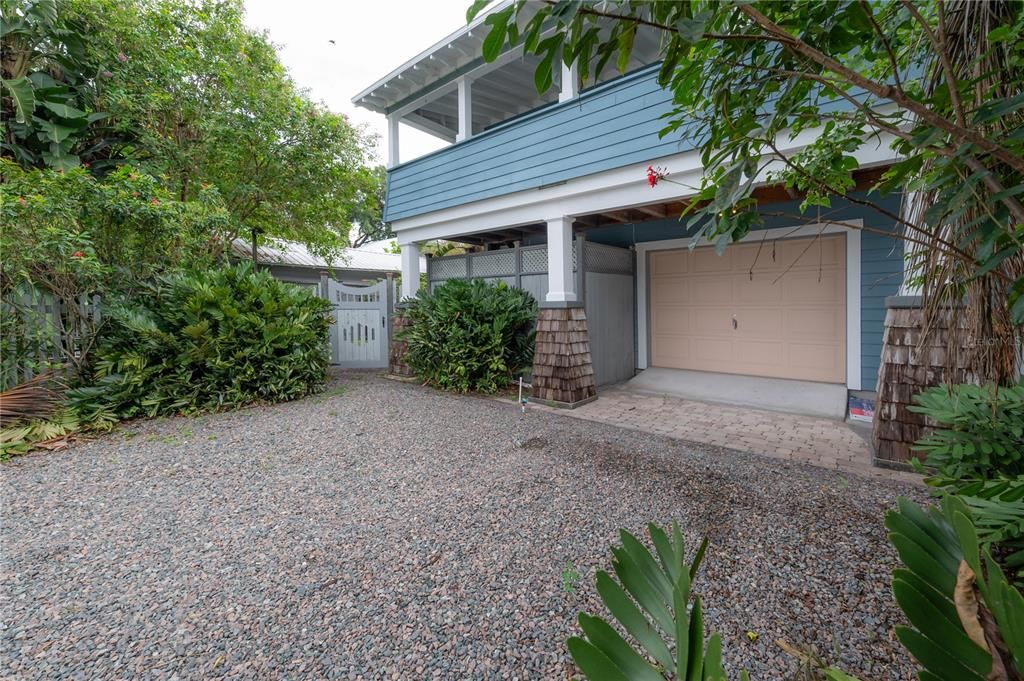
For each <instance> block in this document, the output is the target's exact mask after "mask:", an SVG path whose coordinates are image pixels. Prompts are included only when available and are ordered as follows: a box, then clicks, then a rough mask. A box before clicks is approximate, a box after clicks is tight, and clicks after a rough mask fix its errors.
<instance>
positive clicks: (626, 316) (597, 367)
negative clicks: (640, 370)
mask: <svg viewBox="0 0 1024 681" xmlns="http://www.w3.org/2000/svg"><path fill="white" fill-rule="evenodd" d="M586 277H587V300H586V303H585V304H586V312H587V329H588V330H589V331H590V356H591V360H592V361H593V364H594V382H595V383H596V384H597V385H599V386H600V385H608V384H610V383H619V382H620V381H625V380H627V379H630V378H632V377H633V375H634V373H635V372H636V357H635V356H634V352H635V350H634V340H633V336H634V333H635V329H636V318H635V312H636V310H635V300H636V299H635V298H634V295H633V275H631V274H609V273H603V272H587V273H586Z"/></svg>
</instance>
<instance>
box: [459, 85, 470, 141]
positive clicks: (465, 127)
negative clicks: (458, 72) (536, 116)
mask: <svg viewBox="0 0 1024 681" xmlns="http://www.w3.org/2000/svg"><path fill="white" fill-rule="evenodd" d="M472 136H473V84H472V83H471V82H470V81H469V79H468V78H466V77H465V76H463V77H462V78H459V132H458V134H457V135H455V141H456V142H461V141H462V140H467V139H469V138H470V137H472Z"/></svg>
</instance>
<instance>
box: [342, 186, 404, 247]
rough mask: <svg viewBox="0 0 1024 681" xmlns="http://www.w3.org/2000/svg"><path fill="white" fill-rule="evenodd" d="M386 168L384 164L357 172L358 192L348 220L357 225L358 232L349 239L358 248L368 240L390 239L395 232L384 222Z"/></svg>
mask: <svg viewBox="0 0 1024 681" xmlns="http://www.w3.org/2000/svg"><path fill="white" fill-rule="evenodd" d="M387 176H388V173H387V170H385V168H384V166H375V167H373V168H364V169H363V170H362V172H360V173H359V175H358V179H359V194H358V197H357V200H356V201H355V202H353V205H352V209H351V210H350V211H349V221H350V222H351V223H353V224H357V225H359V233H358V234H356V235H355V237H353V238H352V239H351V243H352V246H354V247H356V248H358V247H359V246H362V245H363V244H365V243H368V242H370V241H383V240H384V239H392V238H394V236H395V233H394V232H392V231H391V225H389V224H388V223H386V222H384V194H385V190H386V188H387Z"/></svg>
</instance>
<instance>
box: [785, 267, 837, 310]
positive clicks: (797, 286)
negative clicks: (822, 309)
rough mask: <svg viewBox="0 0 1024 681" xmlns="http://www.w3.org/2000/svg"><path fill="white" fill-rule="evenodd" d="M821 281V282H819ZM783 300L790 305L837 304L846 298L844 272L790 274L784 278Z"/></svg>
mask: <svg viewBox="0 0 1024 681" xmlns="http://www.w3.org/2000/svg"><path fill="white" fill-rule="evenodd" d="M819 279H820V280H819ZM780 283H781V284H782V299H783V300H785V301H787V303H788V304H790V305H794V304H795V305H799V304H821V303H828V304H835V303H836V301H840V300H845V298H846V274H845V273H844V272H822V273H821V275H820V277H819V275H818V273H817V272H788V273H787V274H786V275H785V276H783V278H782V281H781V282H780Z"/></svg>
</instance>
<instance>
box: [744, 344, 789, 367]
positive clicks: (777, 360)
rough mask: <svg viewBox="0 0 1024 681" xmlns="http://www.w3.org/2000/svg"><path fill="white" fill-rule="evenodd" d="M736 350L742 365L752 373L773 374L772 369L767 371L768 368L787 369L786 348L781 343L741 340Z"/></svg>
mask: <svg viewBox="0 0 1024 681" xmlns="http://www.w3.org/2000/svg"><path fill="white" fill-rule="evenodd" d="M735 348H736V352H737V357H738V358H739V360H740V364H742V365H744V366H746V367H747V369H748V371H749V372H750V373H756V374H758V375H761V374H764V373H772V372H771V370H770V369H769V370H768V371H765V369H766V368H774V370H775V371H779V370H782V369H785V366H786V347H785V345H784V344H783V343H782V342H781V341H761V340H759V341H754V340H740V341H736V343H735Z"/></svg>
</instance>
